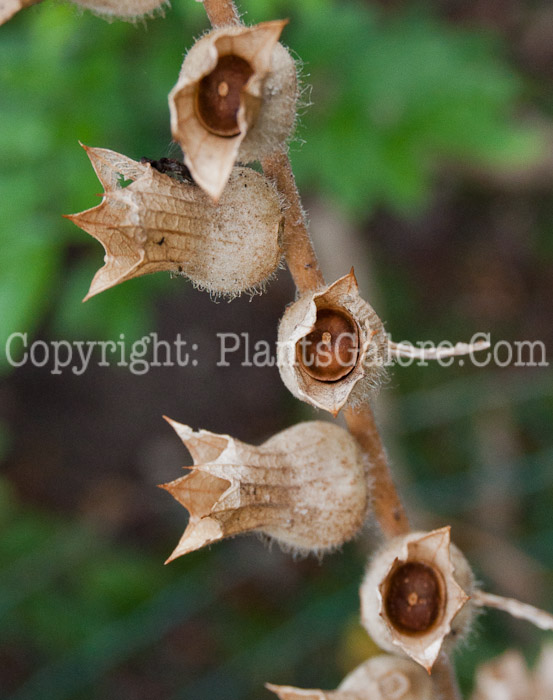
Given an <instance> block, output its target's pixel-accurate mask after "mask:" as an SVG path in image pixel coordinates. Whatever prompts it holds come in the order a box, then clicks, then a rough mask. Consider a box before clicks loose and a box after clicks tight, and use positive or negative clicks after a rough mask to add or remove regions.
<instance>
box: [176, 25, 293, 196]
mask: <svg viewBox="0 0 553 700" xmlns="http://www.w3.org/2000/svg"><path fill="white" fill-rule="evenodd" d="M285 24H286V21H274V22H263V23H261V24H258V25H256V26H254V27H243V26H238V25H234V26H226V27H221V28H218V29H214V30H213V31H211V32H209V33H208V34H206V35H205V36H204V37H202V38H201V39H200V40H199V41H198V42H196V44H194V46H193V47H192V48H191V49H190V51H189V52H188V54H187V55H186V58H185V59H184V63H183V64H182V69H181V72H180V75H179V79H178V81H177V84H176V85H175V87H174V88H173V89H172V90H171V92H170V94H169V108H170V111H171V129H172V132H173V138H174V139H175V140H176V141H178V142H179V144H180V145H181V147H182V149H183V152H184V158H185V162H186V165H187V166H188V167H189V168H190V171H191V172H192V175H193V177H194V179H195V180H196V182H197V183H198V185H200V187H201V188H202V189H204V190H205V191H206V192H207V193H208V194H209V195H210V196H211V197H212V198H213V199H215V200H217V199H218V198H219V197H220V195H221V192H222V191H223V188H224V187H225V183H226V182H227V180H228V178H229V175H230V172H231V170H232V167H233V165H234V163H235V161H236V160H239V161H241V162H243V163H249V162H251V161H253V160H259V159H261V158H263V157H265V156H266V155H269V154H270V153H271V152H272V151H274V150H275V148H277V147H279V146H281V145H282V144H284V143H285V141H286V139H287V138H288V137H289V135H290V132H291V130H292V127H293V125H294V121H295V113H296V95H297V79H296V67H295V64H294V61H293V59H292V57H291V56H290V54H289V53H288V51H287V50H286V49H285V48H284V47H283V46H282V45H281V44H279V43H278V39H279V37H280V34H281V32H282V29H283V27H284V25H285Z"/></svg>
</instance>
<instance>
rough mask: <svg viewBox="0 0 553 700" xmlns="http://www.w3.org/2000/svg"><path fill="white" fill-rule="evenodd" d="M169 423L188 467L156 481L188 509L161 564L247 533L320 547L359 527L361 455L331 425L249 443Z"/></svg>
mask: <svg viewBox="0 0 553 700" xmlns="http://www.w3.org/2000/svg"><path fill="white" fill-rule="evenodd" d="M169 423H170V424H171V425H172V426H173V428H174V429H175V431H176V432H177V434H178V436H179V437H180V438H181V440H182V441H183V442H184V444H185V445H186V447H187V448H188V450H189V452H190V454H191V455H192V457H193V459H194V466H193V467H191V472H190V473H189V474H187V475H186V476H183V477H182V478H180V479H177V480H176V481H172V482H171V483H169V484H164V485H163V488H165V489H167V490H168V491H169V492H170V493H171V495H172V496H173V497H174V498H175V499H176V500H177V501H179V503H181V504H182V505H183V506H184V507H185V508H186V509H187V510H188V511H189V513H190V520H189V522H188V527H187V528H186V530H185V532H184V535H183V537H182V539H181V541H180V542H179V544H178V546H177V548H176V549H175V551H174V552H173V554H172V555H171V557H170V558H169V560H168V561H171V560H173V559H175V558H176V557H179V556H181V555H183V554H187V553H188V552H192V551H193V550H195V549H199V548H200V547H204V546H205V545H207V544H211V543H212V542H217V541H218V540H221V539H223V538H224V537H230V536H232V535H236V534H238V533H240V532H248V531H252V530H255V531H257V532H261V533H264V534H265V535H268V536H269V537H272V538H274V539H276V540H277V541H278V542H279V543H281V544H282V545H284V546H285V547H287V548H291V549H293V550H296V551H300V552H308V551H315V552H322V551H325V550H329V549H332V548H333V547H337V546H339V545H341V544H342V543H343V542H346V541H347V540H349V539H351V538H352V537H353V536H354V535H355V534H356V532H357V531H358V530H359V528H360V527H361V525H362V524H363V521H364V519H365V514H366V511H367V505H368V484H367V476H366V469H365V464H364V460H363V457H362V455H361V453H360V450H359V448H358V447H357V443H356V442H355V440H354V439H353V438H352V437H351V436H350V435H349V433H347V432H346V431H345V430H343V429H342V428H340V427H338V426H337V425H334V424H331V423H324V422H321V421H313V422H308V423H300V424H299V425H295V426H293V427H292V428H288V429H287V430H284V431H282V432H280V433H278V434H277V435H274V436H273V437H272V438H270V439H269V440H267V441H266V442H264V443H263V444H262V445H261V446H260V447H252V446H251V445H247V444H245V443H243V442H240V441H239V440H236V439H234V438H231V437H229V436H228V435H216V434H214V433H210V432H208V431H206V430H201V431H199V432H194V431H193V430H192V429H191V428H189V427H188V426H186V425H181V424H180V423H176V422H175V421H171V420H169Z"/></svg>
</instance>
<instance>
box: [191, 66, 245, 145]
mask: <svg viewBox="0 0 553 700" xmlns="http://www.w3.org/2000/svg"><path fill="white" fill-rule="evenodd" d="M252 75H253V68H252V67H251V65H250V64H249V63H248V61H246V60H245V59H243V58H240V56H235V55H233V54H228V55H226V56H221V57H220V58H219V61H218V62H217V65H216V66H215V68H214V69H213V70H212V71H211V73H209V74H208V75H206V76H204V77H203V78H202V79H201V80H200V82H199V84H198V91H197V93H196V114H197V116H198V118H199V120H200V121H201V122H202V124H203V125H204V126H205V128H206V129H207V130H208V131H211V133H212V134H216V135H217V136H227V137H231V136H237V135H238V134H239V133H240V127H239V126H238V119H237V115H238V109H239V108H240V95H241V93H242V88H243V87H244V85H245V84H246V83H247V82H248V80H249V79H250V78H251V76H252Z"/></svg>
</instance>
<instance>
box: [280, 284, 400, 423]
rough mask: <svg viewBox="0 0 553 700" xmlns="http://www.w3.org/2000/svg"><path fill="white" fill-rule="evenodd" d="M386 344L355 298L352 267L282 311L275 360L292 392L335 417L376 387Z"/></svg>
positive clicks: (376, 324) (379, 324)
mask: <svg viewBox="0 0 553 700" xmlns="http://www.w3.org/2000/svg"><path fill="white" fill-rule="evenodd" d="M387 348H388V343H387V338H386V334H385V331H384V327H383V325H382V322H381V321H380V319H379V318H378V316H377V315H376V313H375V311H374V310H373V309H372V308H371V307H370V306H369V304H367V302H366V301H364V300H363V299H362V298H361V297H360V296H359V288H358V286H357V280H356V279H355V275H354V273H353V270H352V271H351V272H350V273H349V274H347V275H345V277H341V278H340V279H339V280H338V281H337V282H334V284H331V285H330V286H329V287H325V288H324V289H322V290H320V291H318V292H315V293H314V294H306V295H304V296H303V297H300V299H298V301H296V302H295V303H293V304H291V305H290V306H289V307H288V308H287V309H286V312H285V313H284V316H283V317H282V320H281V322H280V326H279V331H278V346H277V361H278V367H279V370H280V375H281V377H282V381H283V382H284V384H285V385H286V386H287V387H288V389H289V390H290V391H291V392H292V394H294V396H296V397H297V398H299V399H301V400H302V401H306V402H307V403H310V404H311V405H312V406H315V407H316V408H323V409H324V410H326V411H329V412H330V413H332V414H334V415H336V414H337V413H338V411H339V410H340V409H341V408H342V407H343V406H344V405H345V404H346V403H347V402H349V403H350V404H353V405H355V404H356V403H361V402H362V401H364V400H366V398H367V397H368V395H369V394H370V393H371V392H372V391H373V390H374V389H375V388H377V387H378V386H379V384H380V383H381V381H382V378H383V376H384V375H385V365H386V360H387Z"/></svg>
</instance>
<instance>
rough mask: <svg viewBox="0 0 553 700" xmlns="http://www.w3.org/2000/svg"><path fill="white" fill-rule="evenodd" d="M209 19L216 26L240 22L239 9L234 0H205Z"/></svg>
mask: <svg viewBox="0 0 553 700" xmlns="http://www.w3.org/2000/svg"><path fill="white" fill-rule="evenodd" d="M203 3H204V8H205V11H206V13H207V16H208V17H209V21H210V22H211V24H212V25H213V26H214V27H220V26H224V25H225V24H240V17H239V16H238V11H237V9H236V6H235V5H234V3H233V2H232V0H203Z"/></svg>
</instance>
